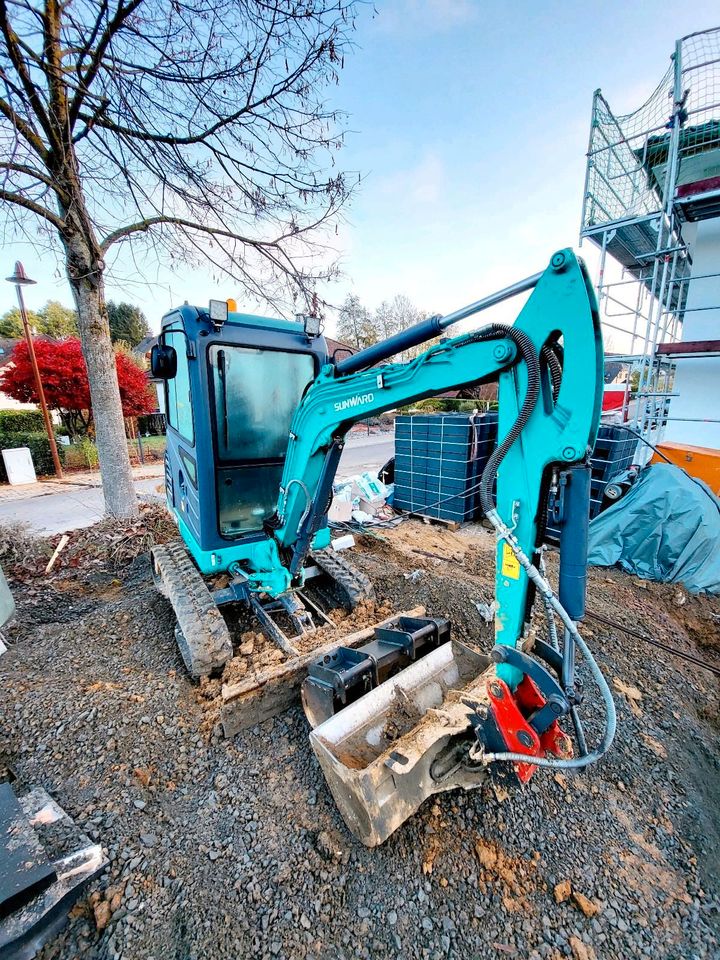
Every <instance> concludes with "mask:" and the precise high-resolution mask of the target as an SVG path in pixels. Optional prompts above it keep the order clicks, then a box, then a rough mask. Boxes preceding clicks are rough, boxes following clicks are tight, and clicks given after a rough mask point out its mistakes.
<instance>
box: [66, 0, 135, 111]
mask: <svg viewBox="0 0 720 960" xmlns="http://www.w3.org/2000/svg"><path fill="white" fill-rule="evenodd" d="M142 2H143V0H130V2H129V3H128V4H127V5H125V6H123V4H122V0H120V3H119V4H118V8H117V10H116V11H115V15H114V16H113V18H112V20H110V22H109V23H108V25H107V27H106V28H105V29H104V30H103V33H102V36H101V37H100V40H99V42H98V45H97V47H96V48H95V51H94V52H93V55H92V58H91V60H90V63H89V64H88V68H87V70H86V71H85V73H84V74H83V75H82V76H81V77H80V86H79V89H78V91H77V93H76V94H75V96H74V97H73V99H72V103H71V104H70V129H71V130H72V128H73V127H74V126H75V123H76V122H77V120H78V117H79V115H80V109H81V107H82V105H83V102H84V100H85V97H86V95H87V93H88V91H89V90H90V87H91V86H92V83H93V80H94V79H95V77H96V76H97V72H98V70H99V69H100V66H101V64H102V59H103V57H104V56H105V52H106V50H107V48H108V46H109V44H110V42H111V40H112V38H113V36H114V35H115V34H116V33H117V31H118V30H119V29H120V27H121V26H122V25H123V23H124V22H125V21H126V20H127V18H128V17H129V16H130V14H131V13H132V12H133V11H134V10H136V9H137V8H138V7H139V6H140V4H141V3H142Z"/></svg>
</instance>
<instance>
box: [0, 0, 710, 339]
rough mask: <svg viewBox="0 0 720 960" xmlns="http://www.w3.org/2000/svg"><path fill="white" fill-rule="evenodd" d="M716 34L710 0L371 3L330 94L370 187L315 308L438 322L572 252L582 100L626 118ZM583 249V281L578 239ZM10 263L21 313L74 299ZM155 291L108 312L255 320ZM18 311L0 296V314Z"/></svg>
mask: <svg viewBox="0 0 720 960" xmlns="http://www.w3.org/2000/svg"><path fill="white" fill-rule="evenodd" d="M719 23H720V8H719V7H718V5H717V0H714V2H707V0H693V3H692V4H678V3H675V2H673V3H671V2H668V0H654V2H653V4H652V15H650V14H649V13H648V6H647V5H646V4H641V3H636V4H630V3H628V2H627V0H604V2H595V0H585V2H583V3H578V2H571V0H565V2H558V0H545V2H542V3H538V2H537V0H518V2H490V0H376V2H375V5H374V7H373V5H372V4H368V5H367V6H366V7H365V8H364V9H362V10H361V11H360V15H359V18H358V29H357V31H356V33H355V37H354V44H355V49H354V50H353V52H352V53H350V54H349V55H348V56H346V58H345V68H344V70H343V71H342V73H341V78H340V83H339V85H338V86H337V87H334V88H332V91H331V97H332V103H333V105H334V106H336V107H337V108H340V109H343V110H345V111H347V113H348V114H349V116H348V127H349V132H348V135H347V140H346V146H345V148H344V150H343V151H342V152H341V153H340V166H341V168H343V169H347V170H353V171H359V172H360V173H361V174H362V176H363V181H362V183H361V185H360V188H359V190H358V191H357V193H356V195H355V197H354V199H353V202H352V204H351V206H350V207H349V208H347V210H346V212H345V216H344V222H343V223H342V224H341V225H340V226H339V228H338V231H337V235H336V236H335V237H334V241H335V243H336V246H337V250H338V254H339V255H340V258H341V263H342V268H343V274H344V275H343V276H342V278H341V279H340V280H339V281H338V282H336V283H334V284H333V285H331V286H327V287H325V288H324V289H323V290H322V291H321V292H322V294H323V295H324V297H325V298H326V299H327V300H329V301H330V302H331V303H334V304H339V303H340V302H341V301H342V300H343V298H344V297H345V295H346V294H347V293H348V292H353V293H356V294H357V295H358V296H359V297H360V299H361V300H362V301H363V303H365V304H366V305H367V306H368V307H369V308H371V309H373V308H375V307H376V306H377V305H378V304H379V303H380V302H381V301H382V300H384V299H390V298H392V297H393V296H394V295H395V294H405V295H407V296H409V297H410V298H411V300H413V302H414V303H415V304H416V305H417V306H418V307H420V308H421V309H423V310H427V311H430V312H440V313H447V312H449V311H451V310H454V309H456V308H458V307H461V306H463V305H464V304H466V303H469V302H472V301H474V300H477V299H478V298H480V297H481V296H484V295H485V294H487V293H490V292H492V291H493V290H496V289H499V288H500V287H503V286H506V285H507V284H508V283H511V282H513V281H514V280H517V279H520V278H521V277H525V276H527V275H528V274H531V273H535V272H537V271H538V270H541V269H543V268H544V267H545V266H546V264H547V262H548V260H549V257H550V255H551V254H552V253H553V251H555V250H557V249H559V248H561V247H566V246H574V247H576V248H577V246H578V235H579V227H580V216H581V208H582V192H583V182H584V176H585V152H586V150H587V144H588V135H589V125H590V110H591V106H592V95H593V91H594V90H595V89H596V88H598V87H600V88H602V90H603V93H604V95H605V97H606V98H607V100H608V101H609V103H610V106H611V107H612V109H613V112H615V113H616V114H618V113H619V114H622V113H626V112H630V111H632V110H634V109H636V108H637V107H638V106H640V105H641V103H642V102H643V101H644V100H645V99H646V97H647V96H648V95H649V94H650V93H651V92H652V90H653V89H654V88H655V86H656V85H657V83H658V82H659V80H660V79H661V77H662V75H663V73H664V72H665V70H666V68H667V66H668V64H669V57H670V54H671V53H672V50H673V48H674V42H675V40H676V39H677V38H678V37H681V36H684V35H686V34H688V33H691V32H694V31H696V30H703V29H707V28H710V27H714V26H717V25H718V24H719ZM0 216H1V212H0ZM581 253H582V255H583V256H585V257H586V259H587V260H588V263H589V265H590V268H591V270H593V269H594V268H595V267H596V264H597V257H596V255H595V252H594V250H593V248H592V247H591V245H590V244H589V242H588V241H585V243H584V244H583V247H582V250H581ZM17 258H21V259H22V260H23V261H24V263H25V267H26V270H27V272H28V274H29V275H30V276H32V277H34V278H35V279H36V280H38V284H37V286H36V287H32V288H28V289H27V290H26V300H27V304H28V307H35V308H37V307H40V306H42V304H43V303H44V302H45V301H46V300H47V299H49V298H53V299H57V300H60V301H61V302H63V303H65V304H67V305H71V304H72V298H71V295H70V291H69V288H68V287H67V284H66V282H65V281H64V279H63V271H62V267H61V266H60V265H56V264H53V263H52V262H48V260H47V258H45V260H44V261H40V260H39V259H38V257H37V256H35V254H34V253H33V251H32V249H31V248H29V247H28V246H27V245H24V244H15V245H13V246H12V247H11V246H10V245H7V246H6V247H5V248H4V249H2V250H1V251H0V266H2V268H4V269H5V273H4V274H2V276H8V275H9V274H10V273H11V272H12V267H13V263H14V261H15V259H17ZM124 272H126V273H129V272H130V270H129V269H126V270H125V271H124ZM156 279H157V282H154V283H152V284H148V285H145V284H142V283H137V284H135V283H134V284H132V286H131V287H127V286H118V285H114V284H112V283H110V284H108V287H107V296H108V299H110V298H113V299H115V300H123V299H124V300H129V301H131V302H134V303H138V304H139V305H140V306H141V308H142V309H143V310H144V312H145V314H146V316H147V318H148V320H149V322H150V325H151V327H152V328H153V329H157V328H158V327H159V323H160V318H161V317H162V315H163V313H165V312H166V311H167V310H168V309H169V308H170V307H171V306H174V305H177V304H178V303H181V302H182V301H183V300H185V299H187V300H189V301H190V302H191V303H197V304H204V303H207V301H208V300H209V299H210V298H226V297H231V296H237V299H238V303H239V307H240V308H241V309H242V308H246V309H254V308H255V307H256V305H255V304H251V303H249V302H247V301H245V300H244V299H243V296H242V294H240V293H238V291H237V290H236V289H234V286H233V283H232V281H230V280H228V281H227V283H218V282H217V281H216V280H215V279H213V277H212V275H211V273H210V271H209V270H208V271H204V270H198V271H194V272H193V271H188V270H187V269H184V270H183V271H182V273H181V274H173V273H172V272H171V271H169V270H166V271H164V272H163V273H162V274H161V275H160V276H159V277H157V278H156ZM14 303H15V300H14V290H13V289H12V288H11V286H10V285H9V284H0V314H1V313H3V312H5V310H6V309H8V308H9V307H11V306H13V305H14ZM512 309H513V310H515V307H513V308H512ZM506 312H507V308H506ZM483 319H485V318H483ZM493 319H512V318H511V317H508V316H507V315H506V316H504V317H502V318H496V317H494V318H493ZM326 331H327V332H328V333H330V334H332V333H333V332H334V318H333V314H332V312H331V311H330V312H328V316H327V320H326Z"/></svg>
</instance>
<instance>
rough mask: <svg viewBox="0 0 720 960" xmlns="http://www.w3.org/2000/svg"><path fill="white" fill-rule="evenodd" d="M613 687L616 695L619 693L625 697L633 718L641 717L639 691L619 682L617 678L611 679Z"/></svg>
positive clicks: (640, 696) (621, 681)
mask: <svg viewBox="0 0 720 960" xmlns="http://www.w3.org/2000/svg"><path fill="white" fill-rule="evenodd" d="M613 686H614V687H615V689H616V690H617V692H618V693H621V694H622V695H623V696H624V697H625V699H626V700H627V702H628V705H629V706H630V709H631V710H632V712H633V713H634V714H635V716H636V717H641V716H642V710H641V709H640V704H641V703H642V693H641V692H640V690H638V688H637V687H633V686H631V685H630V684H628V683H625V682H624V681H623V680H620V678H619V677H613Z"/></svg>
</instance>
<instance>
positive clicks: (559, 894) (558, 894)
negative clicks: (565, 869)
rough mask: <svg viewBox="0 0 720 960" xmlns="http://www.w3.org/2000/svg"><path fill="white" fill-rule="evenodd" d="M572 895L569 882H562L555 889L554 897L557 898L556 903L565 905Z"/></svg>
mask: <svg viewBox="0 0 720 960" xmlns="http://www.w3.org/2000/svg"><path fill="white" fill-rule="evenodd" d="M571 893H572V888H571V886H570V881H569V880H561V881H560V883H556V884H555V886H554V888H553V896H554V897H555V901H556V903H565V901H566V900H567V899H568V897H569V896H570V894H571Z"/></svg>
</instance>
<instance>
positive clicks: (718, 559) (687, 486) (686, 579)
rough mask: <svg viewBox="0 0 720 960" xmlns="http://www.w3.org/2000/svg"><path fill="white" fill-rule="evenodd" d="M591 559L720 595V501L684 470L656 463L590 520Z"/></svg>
mask: <svg viewBox="0 0 720 960" xmlns="http://www.w3.org/2000/svg"><path fill="white" fill-rule="evenodd" d="M588 562H589V563H590V564H591V565H592V566H596V567H610V566H613V565H614V564H619V565H620V566H621V567H622V568H623V570H627V571H628V572H629V573H634V574H637V576H638V577H642V578H643V579H645V580H660V581H663V582H665V583H682V584H683V586H685V587H686V588H687V589H688V590H689V591H690V592H691V593H717V594H720V500H718V498H717V497H716V496H715V495H714V494H713V493H712V491H711V490H710V488H709V487H708V486H706V484H704V483H703V482H702V481H701V480H694V479H692V478H691V477H689V476H688V475H687V474H686V473H685V471H684V470H680V469H679V468H678V467H675V466H671V465H670V464H667V463H656V464H653V465H652V466H651V467H648V468H647V469H645V470H643V471H642V473H641V475H640V479H639V480H638V481H637V483H635V485H634V486H632V487H631V488H630V490H629V491H628V493H627V494H626V495H625V496H624V497H623V498H622V500H618V502H617V503H615V504H613V506H612V507H609V508H608V509H607V510H605V511H603V513H601V514H599V516H597V517H596V518H595V519H594V520H593V521H592V522H591V523H590V542H589V557H588Z"/></svg>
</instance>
